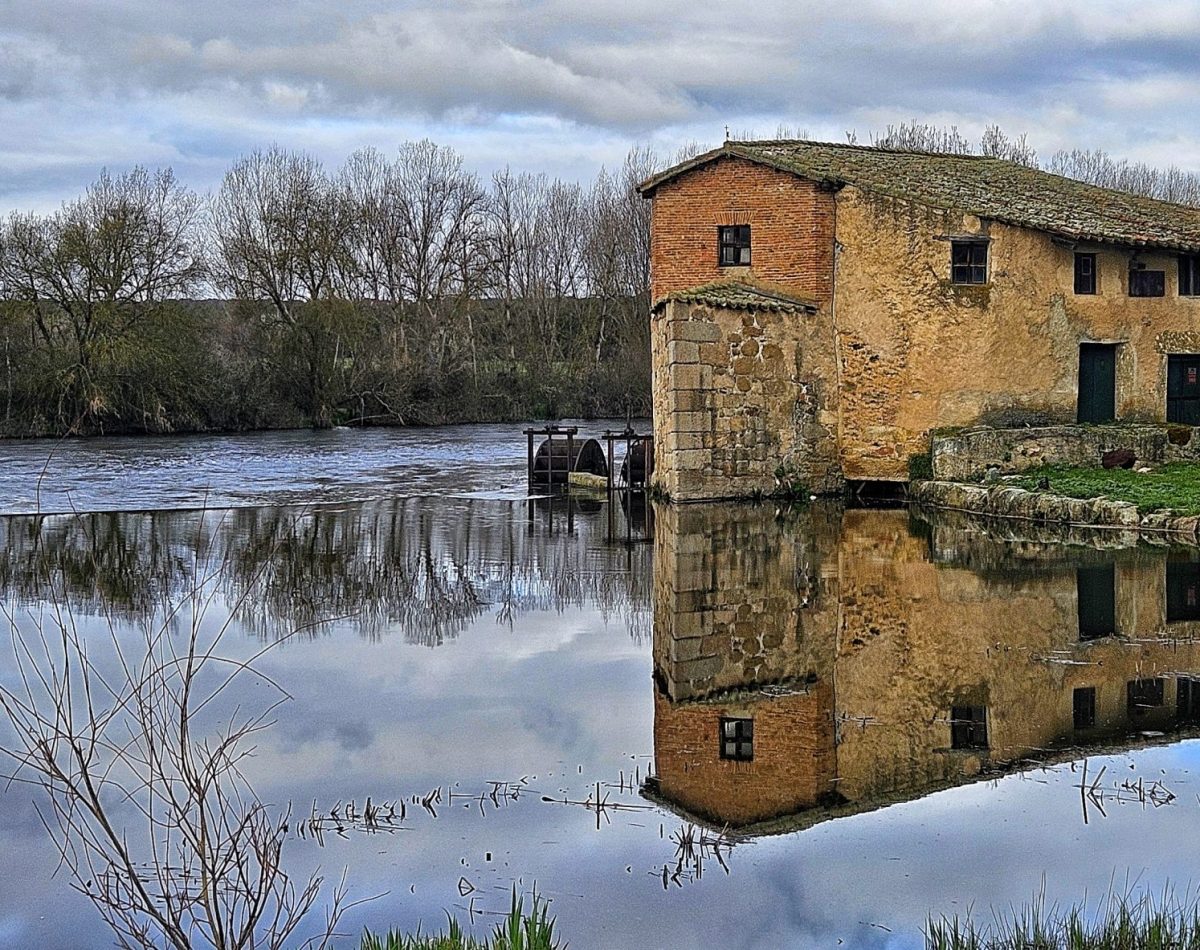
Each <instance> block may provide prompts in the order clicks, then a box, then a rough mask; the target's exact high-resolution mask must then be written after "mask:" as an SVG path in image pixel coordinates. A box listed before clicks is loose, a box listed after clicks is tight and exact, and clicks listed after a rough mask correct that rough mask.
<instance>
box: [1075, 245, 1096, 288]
mask: <svg viewBox="0 0 1200 950" xmlns="http://www.w3.org/2000/svg"><path fill="white" fill-rule="evenodd" d="M1075 293H1077V294H1095V293H1096V255H1095V254H1076V255H1075Z"/></svg>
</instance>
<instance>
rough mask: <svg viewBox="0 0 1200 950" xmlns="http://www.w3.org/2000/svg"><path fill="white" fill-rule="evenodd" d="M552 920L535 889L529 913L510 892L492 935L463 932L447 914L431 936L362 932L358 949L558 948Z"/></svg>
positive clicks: (517, 897) (481, 949) (394, 932)
mask: <svg viewBox="0 0 1200 950" xmlns="http://www.w3.org/2000/svg"><path fill="white" fill-rule="evenodd" d="M554 920H555V918H553V917H551V916H550V911H549V907H548V906H547V902H546V901H544V900H542V899H541V898H540V897H538V895H537V893H536V892H535V893H534V895H533V899H532V906H531V907H530V910H529V913H528V914H526V913H525V907H524V901H523V900H522V899H521V898H520V897H519V896H517V892H516V890H514V891H513V895H512V906H511V907H510V908H509V911H508V914H507V915H506V916H505V918H504V920H503V921H501V922H500V923H498V924H496V928H495V929H494V930H493V931H492V935H491V937H488V938H484V939H483V940H477V939H476V938H474V937H471V936H469V935H467V934H466V933H464V932H463V929H462V925H461V924H459V922H458V921H457V920H455V919H454V918H453V917H449V920H448V922H447V925H446V930H445V931H443V932H442V933H437V934H433V935H431V936H425V935H423V934H422V933H421V932H420V930H419V929H418V931H417V932H416V933H415V934H404V933H400V932H399V931H396V930H392V931H389V932H388V933H387V934H386V935H380V934H373V933H371V932H370V931H368V932H367V933H364V934H363V938H362V943H361V944H360V945H359V948H360V950H559V948H560V947H562V948H564V950H565V947H566V944H561V943H560V942H559V939H558V937H557V935H556V934H555V933H554Z"/></svg>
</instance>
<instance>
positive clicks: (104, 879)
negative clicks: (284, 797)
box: [0, 558, 344, 950]
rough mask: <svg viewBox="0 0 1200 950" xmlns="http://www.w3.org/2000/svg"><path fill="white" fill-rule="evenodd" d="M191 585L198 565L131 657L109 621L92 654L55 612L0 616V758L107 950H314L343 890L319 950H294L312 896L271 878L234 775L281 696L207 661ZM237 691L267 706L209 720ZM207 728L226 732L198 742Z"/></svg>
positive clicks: (256, 818)
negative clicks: (107, 932)
mask: <svg viewBox="0 0 1200 950" xmlns="http://www.w3.org/2000/svg"><path fill="white" fill-rule="evenodd" d="M206 579H207V568H206V567H205V564H204V559H203V558H201V562H200V564H199V565H198V568H197V570H196V581H195V584H194V585H193V587H192V588H191V590H190V592H189V594H188V596H187V597H186V598H185V599H184V600H183V601H182V602H179V603H175V604H173V605H171V606H170V608H169V609H168V610H167V613H166V616H165V617H164V618H163V620H162V621H161V622H160V623H157V624H147V625H146V626H144V627H143V629H142V636H141V639H140V640H138V641H132V642H131V641H130V640H129V639H128V636H127V635H126V634H124V633H123V632H118V631H117V629H116V627H115V625H114V624H113V623H112V622H111V621H110V623H109V632H110V637H109V638H108V642H107V643H105V642H103V639H101V640H100V641H99V642H98V641H97V640H96V638H95V636H94V633H95V631H92V634H93V635H92V636H88V635H86V634H85V633H84V632H83V631H81V630H79V629H78V628H77V627H76V624H75V621H74V618H73V617H72V616H71V614H70V613H69V612H67V611H64V610H63V609H61V607H51V608H50V609H49V610H48V615H47V614H46V613H43V614H42V615H33V614H30V615H20V614H17V613H16V612H14V611H12V610H11V609H5V611H4V613H3V616H4V617H5V619H6V620H7V622H8V626H9V632H10V637H11V642H12V647H13V653H12V658H13V663H12V666H11V668H10V669H11V671H12V678H11V679H10V680H8V681H6V682H4V683H3V684H0V708H2V709H3V711H4V714H5V717H6V719H7V721H8V724H9V726H11V728H12V731H13V734H14V735H15V737H16V743H15V745H14V746H9V747H4V748H0V753H2V754H3V755H4V756H6V757H7V758H8V759H10V760H11V761H12V763H13V764H14V766H15V768H16V777H17V778H18V779H22V778H23V779H25V780H27V781H31V782H33V783H34V784H35V785H38V786H40V787H41V789H42V790H43V791H44V794H45V797H46V799H47V801H48V803H49V808H48V814H47V813H46V812H44V811H42V810H41V809H40V808H39V813H40V814H42V818H43V822H44V823H45V824H46V827H47V829H48V830H49V831H50V833H51V835H52V836H53V838H54V840H55V842H56V844H57V845H58V847H59V850H60V852H61V855H62V859H63V861H64V863H65V864H66V866H67V868H68V869H69V870H70V872H71V874H72V880H73V884H74V886H75V887H76V889H77V890H79V891H80V892H82V893H83V894H85V895H86V896H87V897H88V898H89V899H90V900H91V901H92V902H93V904H94V905H95V906H96V908H97V909H98V910H99V912H100V914H101V915H102V917H103V918H104V920H105V921H106V922H107V924H108V925H109V926H110V927H111V928H112V930H113V933H114V934H115V935H116V938H117V942H118V945H119V946H121V947H126V948H151V947H155V948H157V947H161V946H168V947H172V948H174V950H192V948H195V947H201V946H205V947H212V948H214V950H235V948H239V950H240V948H260V947H268V948H284V947H292V946H297V945H301V946H309V947H324V946H328V944H329V942H330V940H331V938H332V934H333V930H334V927H335V925H336V921H337V919H338V917H339V916H340V914H341V912H342V910H343V909H344V889H343V888H342V887H341V886H339V887H338V888H337V889H336V890H335V892H334V894H333V897H332V901H331V904H330V907H329V909H328V913H327V915H326V916H325V919H324V921H323V922H321V923H319V924H316V929H317V930H318V931H319V936H317V937H314V938H311V939H309V940H307V941H305V940H303V935H302V933H301V928H302V925H305V926H306V927H312V926H313V923H315V922H313V923H310V922H309V921H310V918H311V917H312V916H314V915H315V913H316V905H317V901H318V898H319V896H320V894H321V889H322V880H321V878H320V877H319V876H317V875H315V874H314V875H313V876H311V877H309V878H307V879H306V880H303V881H300V882H295V881H293V880H292V878H291V877H290V876H289V875H288V873H287V872H286V871H285V870H284V867H283V863H282V851H283V846H284V841H285V838H286V835H287V831H288V826H287V812H286V810H280V809H275V808H271V807H268V806H267V805H265V804H263V803H261V802H260V801H258V799H257V798H256V797H255V795H254V792H253V789H252V788H251V787H250V784H249V782H248V781H247V780H246V778H245V776H244V774H243V772H242V765H243V763H244V761H245V759H246V757H247V755H249V753H250V748H249V746H248V742H249V741H250V740H252V739H253V738H254V737H255V735H256V734H257V733H259V732H260V731H261V730H263V729H265V728H266V727H267V726H268V725H269V724H270V721H271V716H272V713H273V711H274V710H275V709H276V708H277V707H278V705H279V703H281V702H282V701H283V699H284V698H285V695H286V694H284V693H283V692H282V690H281V689H280V688H279V687H278V686H277V685H275V684H274V683H272V682H271V681H270V680H267V679H266V678H265V677H264V676H263V675H262V674H261V673H259V672H258V671H257V670H256V669H255V668H254V659H255V658H253V657H252V658H251V659H250V660H248V661H245V660H235V659H232V658H230V657H228V656H226V655H224V654H223V652H222V651H221V642H222V638H223V636H224V634H225V632H226V630H227V629H228V621H227V622H226V624H225V625H223V626H222V627H221V628H220V629H219V630H218V631H217V632H216V633H210V632H206V627H205V624H204V623H203V618H204V608H205V605H206V603H207V601H208V599H209V598H210V597H211V596H212V594H211V592H210V591H208V590H207V589H206ZM268 648H269V647H268ZM264 649H266V648H264ZM251 677H253V678H256V679H258V680H259V681H260V682H266V683H267V684H268V685H270V686H272V687H273V688H275V689H276V690H277V691H278V692H277V699H276V700H275V702H273V703H269V704H267V705H266V706H265V708H262V709H260V710H259V711H257V712H251V713H246V712H245V711H244V710H243V708H242V707H240V706H237V707H234V708H232V709H230V708H229V707H228V704H227V703H226V704H225V705H224V706H223V705H222V704H223V701H224V700H225V698H226V697H227V696H228V695H229V693H230V692H232V690H231V687H232V686H233V685H234V684H235V683H236V682H237V681H238V680H241V679H245V678H251ZM219 708H220V713H218V709H219ZM219 716H228V719H227V722H226V724H225V725H224V726H219V725H214V726H213V729H212V731H211V734H205V731H204V729H203V724H204V723H206V722H209V723H214V724H215V723H217V722H218V720H219ZM126 817H130V818H131V823H130V822H127V821H126V820H125V819H126ZM138 825H140V826H141V830H140V831H139V830H138V828H137V826H138Z"/></svg>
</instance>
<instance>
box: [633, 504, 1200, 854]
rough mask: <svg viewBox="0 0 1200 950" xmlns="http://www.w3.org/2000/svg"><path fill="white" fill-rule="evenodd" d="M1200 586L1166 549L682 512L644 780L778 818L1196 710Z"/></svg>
mask: <svg viewBox="0 0 1200 950" xmlns="http://www.w3.org/2000/svg"><path fill="white" fill-rule="evenodd" d="M968 565H969V566H968ZM1198 595H1200V563H1197V562H1196V561H1192V560H1182V559H1180V560H1176V559H1175V558H1174V557H1169V556H1168V554H1167V553H1166V552H1165V551H1162V552H1154V551H1145V550H1136V549H1135V550H1133V551H1128V552H1102V551H1096V550H1092V549H1088V548H1072V549H1065V548H1062V547H1059V548H1057V549H1048V548H1045V547H1043V546H1040V545H1002V544H999V543H996V542H993V541H988V540H987V539H986V538H980V537H978V536H976V537H970V536H966V535H963V534H962V533H958V534H957V535H956V536H955V537H954V538H953V540H952V541H950V539H948V538H947V537H946V536H945V535H944V534H939V530H938V529H937V528H934V529H932V535H931V534H930V530H929V529H928V528H926V529H925V530H924V531H918V530H915V529H914V528H912V527H910V524H909V515H908V514H907V513H906V512H896V511H848V512H845V513H841V512H828V511H825V510H823V509H819V508H814V509H812V510H810V511H808V512H804V513H801V514H799V515H795V516H789V518H788V519H785V520H780V519H779V518H777V516H776V514H775V513H774V511H773V510H772V509H768V508H752V507H746V506H742V507H716V506H710V507H696V506H671V507H668V508H664V509H662V510H661V511H660V512H659V521H658V532H657V540H656V550H655V590H654V599H655V605H654V657H655V689H656V696H655V725H654V734H655V764H656V778H655V780H654V781H652V782H651V783H650V784H649V785H648V788H647V792H648V793H649V794H651V795H652V796H654V797H658V798H661V799H662V800H664V801H666V802H667V803H668V804H670V805H672V806H674V807H677V808H680V809H682V810H684V811H686V812H687V813H689V814H691V815H694V816H696V817H698V818H701V819H704V820H706V821H708V822H710V823H713V824H716V825H726V824H728V825H730V826H733V827H739V826H740V827H747V826H757V830H762V831H765V830H770V828H771V827H772V826H775V827H794V826H795V825H797V824H803V823H808V822H811V821H815V820H819V819H820V818H821V817H822V816H824V815H828V814H830V811H829V809H827V808H825V807H822V806H828V805H834V806H836V807H838V808H840V809H847V808H850V809H857V808H869V807H873V806H874V805H877V804H880V803H883V802H886V801H888V800H894V799H897V798H905V797H912V796H914V795H919V794H921V793H923V792H925V791H928V790H930V789H933V788H936V787H939V786H941V785H945V784H950V783H954V782H958V781H963V780H965V779H968V778H970V777H972V776H974V775H977V774H980V773H981V772H989V771H996V770H1001V769H1004V768H1008V767H1013V766H1015V765H1017V764H1019V763H1020V762H1022V761H1025V760H1030V759H1033V760H1038V759H1043V760H1044V759H1046V758H1052V757H1054V756H1056V755H1061V754H1064V752H1065V750H1067V749H1069V748H1071V747H1074V746H1079V745H1088V744H1092V745H1095V744H1101V743H1109V742H1114V741H1117V742H1120V741H1126V740H1128V739H1130V738H1131V737H1133V738H1134V739H1136V737H1137V735H1138V734H1139V733H1143V732H1149V731H1161V730H1165V729H1167V728H1169V727H1173V726H1174V725H1175V724H1177V723H1179V722H1185V723H1188V722H1194V721H1195V720H1196V718H1197V716H1198V715H1200V640H1197V639H1194V638H1195V637H1196V635H1197V634H1200V597H1198ZM1193 673H1194V674H1196V679H1195V681H1194V680H1193V679H1192V678H1191V676H1190V674H1193Z"/></svg>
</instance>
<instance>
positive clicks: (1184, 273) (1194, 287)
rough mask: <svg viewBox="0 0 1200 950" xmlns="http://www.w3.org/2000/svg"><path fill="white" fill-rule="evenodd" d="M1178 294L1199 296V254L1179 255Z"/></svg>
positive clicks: (1181, 295)
mask: <svg viewBox="0 0 1200 950" xmlns="http://www.w3.org/2000/svg"><path fill="white" fill-rule="evenodd" d="M1179 296H1180V297H1200V255H1196V254H1180V255H1179Z"/></svg>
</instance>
